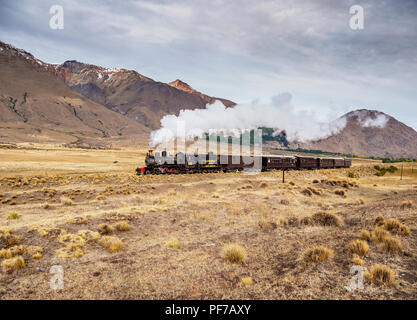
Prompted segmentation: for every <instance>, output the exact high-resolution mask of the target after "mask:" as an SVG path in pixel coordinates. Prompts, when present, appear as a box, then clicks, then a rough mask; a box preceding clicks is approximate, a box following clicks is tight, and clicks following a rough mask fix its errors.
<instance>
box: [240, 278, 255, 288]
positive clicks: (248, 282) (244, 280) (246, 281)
mask: <svg viewBox="0 0 417 320" xmlns="http://www.w3.org/2000/svg"><path fill="white" fill-rule="evenodd" d="M240 283H241V284H242V285H244V286H250V285H251V284H252V283H253V280H252V278H251V277H244V278H242V279H240Z"/></svg>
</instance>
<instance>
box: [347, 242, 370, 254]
mask: <svg viewBox="0 0 417 320" xmlns="http://www.w3.org/2000/svg"><path fill="white" fill-rule="evenodd" d="M349 250H350V252H351V253H354V254H357V255H359V256H362V257H363V256H366V254H367V253H368V251H369V246H368V243H367V242H366V241H364V240H359V239H357V240H353V241H351V242H350V243H349Z"/></svg>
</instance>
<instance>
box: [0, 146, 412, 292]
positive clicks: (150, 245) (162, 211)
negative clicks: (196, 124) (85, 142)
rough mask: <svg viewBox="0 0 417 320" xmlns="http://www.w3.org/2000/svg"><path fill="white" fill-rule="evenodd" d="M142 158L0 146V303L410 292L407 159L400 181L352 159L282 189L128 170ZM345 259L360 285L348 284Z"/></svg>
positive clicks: (267, 177) (234, 177)
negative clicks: (359, 274)
mask: <svg viewBox="0 0 417 320" xmlns="http://www.w3.org/2000/svg"><path fill="white" fill-rule="evenodd" d="M144 154H145V151H143V150H139V151H138V150H76V149H71V150H69V149H56V148H51V149H43V150H40V149H37V150H36V149H28V150H12V149H10V150H7V149H0V157H1V158H0V159H1V160H0V260H1V269H0V299H13V298H17V299H416V298H417V271H416V270H417V258H416V257H417V222H416V221H417V220H416V217H417V214H416V213H417V210H416V204H417V168H413V169H412V168H411V164H407V165H404V172H403V179H402V180H400V176H399V174H400V171H397V172H395V173H387V174H386V175H385V176H383V177H377V176H375V175H374V174H375V172H376V170H375V169H374V168H373V166H374V165H375V164H376V162H374V161H364V160H354V165H353V167H352V168H351V169H339V170H317V171H291V172H288V173H287V174H286V182H285V183H282V173H281V172H265V173H261V174H258V175H245V174H243V173H227V174H224V173H218V174H194V175H169V176H142V177H138V176H136V175H135V174H134V169H135V168H136V167H137V166H140V165H143V159H144ZM379 165H381V166H383V165H382V164H379ZM396 166H397V167H400V166H401V164H396ZM349 172H350V173H353V174H354V175H355V178H348V173H349ZM394 219H395V220H394ZM360 240H361V241H360ZM353 264H362V265H363V266H364V267H365V268H366V270H367V271H366V272H365V276H366V277H365V287H364V289H363V290H354V291H350V292H348V291H347V290H346V289H345V288H344V287H345V286H347V285H349V281H350V279H351V277H352V275H351V274H350V273H349V271H350V268H351V266H352V265H353ZM53 265H61V266H62V267H63V269H64V289H62V290H52V289H51V288H50V285H49V281H50V279H51V276H52V275H51V274H50V273H49V270H50V267H51V266H53Z"/></svg>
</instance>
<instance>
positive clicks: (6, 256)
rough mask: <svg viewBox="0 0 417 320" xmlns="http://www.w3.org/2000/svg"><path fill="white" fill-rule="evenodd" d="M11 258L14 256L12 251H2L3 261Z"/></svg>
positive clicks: (0, 254)
mask: <svg viewBox="0 0 417 320" xmlns="http://www.w3.org/2000/svg"><path fill="white" fill-rule="evenodd" d="M11 257H13V254H12V252H11V251H10V249H1V250H0V258H1V259H9V258H11Z"/></svg>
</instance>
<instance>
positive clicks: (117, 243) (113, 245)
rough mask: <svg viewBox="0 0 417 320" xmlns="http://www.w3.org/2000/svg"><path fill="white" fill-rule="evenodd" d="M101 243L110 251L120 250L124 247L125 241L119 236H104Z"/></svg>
mask: <svg viewBox="0 0 417 320" xmlns="http://www.w3.org/2000/svg"><path fill="white" fill-rule="evenodd" d="M100 244H101V245H102V246H103V247H104V248H105V249H106V250H107V251H109V252H118V251H121V250H122V249H123V242H122V240H120V239H119V238H117V237H112V236H104V237H102V238H101V239H100Z"/></svg>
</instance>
